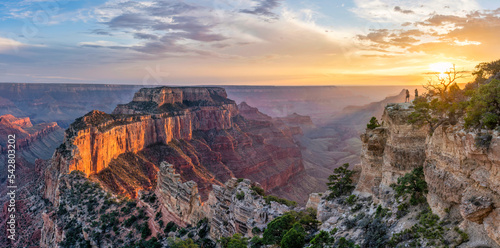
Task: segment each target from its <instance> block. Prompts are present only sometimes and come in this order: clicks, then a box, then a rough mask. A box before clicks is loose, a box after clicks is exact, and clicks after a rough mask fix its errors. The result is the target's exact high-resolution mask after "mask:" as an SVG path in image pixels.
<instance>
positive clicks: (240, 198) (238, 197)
mask: <svg viewBox="0 0 500 248" xmlns="http://www.w3.org/2000/svg"><path fill="white" fill-rule="evenodd" d="M244 198H245V192H243V191H240V192H238V193H237V194H236V199H238V200H239V201H241V200H243V199H244Z"/></svg>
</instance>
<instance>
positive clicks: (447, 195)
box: [356, 104, 500, 245]
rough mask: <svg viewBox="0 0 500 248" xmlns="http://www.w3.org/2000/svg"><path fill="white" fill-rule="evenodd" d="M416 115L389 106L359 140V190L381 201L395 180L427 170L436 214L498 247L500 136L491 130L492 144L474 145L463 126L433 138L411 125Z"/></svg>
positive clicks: (472, 136)
mask: <svg viewBox="0 0 500 248" xmlns="http://www.w3.org/2000/svg"><path fill="white" fill-rule="evenodd" d="M412 111H413V110H412V108H411V106H410V105H409V104H389V105H388V106H387V107H386V109H385V111H384V115H383V118H382V123H383V125H382V126H381V127H378V128H375V129H374V130H367V131H366V133H364V134H363V135H362V136H361V138H362V141H363V150H362V155H361V161H362V162H361V167H362V172H361V176H360V180H359V183H358V185H357V187H356V191H357V192H358V193H361V194H368V195H373V196H375V198H374V200H378V201H381V202H382V203H383V202H384V196H385V195H386V194H388V193H389V192H390V191H391V189H390V185H391V184H392V183H395V182H397V178H399V177H401V176H402V175H404V174H405V173H408V172H410V171H411V170H413V169H414V168H418V167H420V166H423V168H424V174H425V180H426V182H427V185H428V189H429V193H428V194H427V201H428V203H429V205H430V207H431V209H432V211H433V212H434V213H436V214H438V215H439V216H441V217H444V216H448V215H451V216H452V217H453V218H455V219H456V220H457V221H459V222H461V227H462V228H464V229H465V230H467V231H468V232H469V233H472V235H471V240H476V241H477V242H478V244H479V243H481V239H484V237H481V235H479V234H487V236H488V237H489V238H490V239H491V240H493V241H495V242H496V243H497V244H499V245H500V242H499V236H498V233H499V232H498V230H499V228H500V224H499V223H500V219H499V218H498V216H499V215H498V206H500V138H499V136H498V133H497V132H492V131H490V132H489V135H491V136H492V139H491V143H490V144H489V145H486V146H484V147H480V146H477V145H476V137H477V136H478V134H477V133H474V132H470V131H467V130H465V129H464V128H463V126H462V125H461V124H457V125H455V126H450V125H443V126H440V127H439V128H437V129H436V130H435V131H434V133H433V134H432V135H430V134H429V132H428V130H427V129H426V128H425V127H422V128H419V127H416V126H412V125H410V124H408V123H407V119H408V115H409V114H410V113H411V112H412ZM475 234H478V235H475ZM491 240H490V241H491ZM476 241H474V242H476ZM490 241H488V240H486V241H484V242H483V243H481V244H484V245H487V244H489V243H488V242H490Z"/></svg>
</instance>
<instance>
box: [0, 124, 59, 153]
mask: <svg viewBox="0 0 500 248" xmlns="http://www.w3.org/2000/svg"><path fill="white" fill-rule="evenodd" d="M0 134H1V136H0V153H2V154H4V153H6V151H7V149H8V148H7V145H8V144H7V141H8V140H7V139H8V135H10V134H15V135H16V150H26V149H29V148H30V146H32V145H33V144H34V143H36V142H37V141H41V140H43V139H44V138H45V137H47V136H50V135H53V134H54V135H56V136H57V137H54V139H57V138H59V139H62V137H63V130H62V128H61V127H59V126H58V125H57V123H55V122H51V123H40V124H36V125H33V124H32V123H31V120H30V118H29V117H24V118H16V117H14V116H13V115H2V116H0ZM46 142H47V141H45V143H46ZM54 142H55V143H58V142H60V141H59V140H55V141H54ZM49 146H50V144H49ZM32 148H33V147H32ZM35 150H36V149H35ZM48 153H50V155H52V154H51V153H52V152H48ZM40 155H42V156H41V157H39V158H44V159H47V158H48V157H47V154H43V153H40ZM50 155H49V156H50ZM27 159H28V160H29V161H30V162H35V159H36V158H27Z"/></svg>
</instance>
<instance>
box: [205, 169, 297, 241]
mask: <svg viewBox="0 0 500 248" xmlns="http://www.w3.org/2000/svg"><path fill="white" fill-rule="evenodd" d="M259 186H260V185H259V184H256V183H252V182H251V181H250V180H248V179H243V180H238V179H236V178H232V179H230V180H229V181H227V182H226V184H225V185H224V186H217V185H214V187H213V190H212V192H210V196H209V200H208V204H209V207H210V214H209V218H210V220H211V227H210V236H211V237H212V238H214V239H218V238H220V237H229V236H232V235H233V234H235V233H242V234H244V235H248V236H250V237H252V236H253V235H254V234H252V229H253V228H259V229H260V230H263V229H264V228H265V227H266V225H267V223H269V222H270V221H271V220H273V219H274V218H276V217H278V216H280V215H282V214H283V213H285V212H287V211H290V210H291V208H290V207H288V206H286V205H282V204H279V203H276V202H274V201H272V202H270V203H269V204H267V203H266V201H265V200H264V199H263V197H262V196H260V195H259V194H258V193H256V192H255V190H254V189H252V187H259Z"/></svg>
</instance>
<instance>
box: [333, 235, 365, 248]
mask: <svg viewBox="0 0 500 248" xmlns="http://www.w3.org/2000/svg"><path fill="white" fill-rule="evenodd" d="M335 247H336V248H357V247H359V245H356V243H354V241H352V240H350V239H346V238H344V237H341V238H340V239H339V241H337V243H336V244H335Z"/></svg>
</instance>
